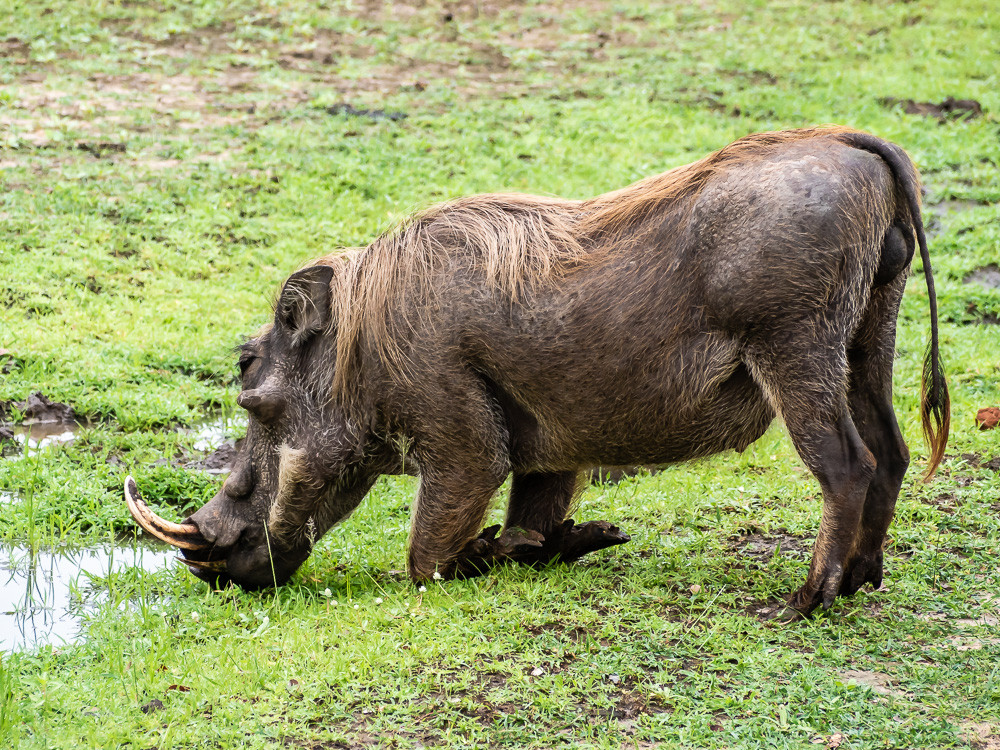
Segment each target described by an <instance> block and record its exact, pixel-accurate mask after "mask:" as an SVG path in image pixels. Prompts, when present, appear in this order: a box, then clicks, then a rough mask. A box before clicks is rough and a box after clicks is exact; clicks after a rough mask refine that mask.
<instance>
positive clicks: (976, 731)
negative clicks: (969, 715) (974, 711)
mask: <svg viewBox="0 0 1000 750" xmlns="http://www.w3.org/2000/svg"><path fill="white" fill-rule="evenodd" d="M962 739H964V740H965V741H966V742H968V743H969V745H970V747H972V748H973V749H974V750H1000V726H996V727H995V726H993V725H991V724H987V723H978V722H974V721H967V722H965V723H963V724H962Z"/></svg>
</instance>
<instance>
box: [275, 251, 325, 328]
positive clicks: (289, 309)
mask: <svg viewBox="0 0 1000 750" xmlns="http://www.w3.org/2000/svg"><path fill="white" fill-rule="evenodd" d="M332 281H333V269H332V268H330V267H329V266H310V267H309V268H303V269H302V270H301V271H296V272H295V273H293V274H292V275H291V276H289V277H288V281H286V282H285V286H284V287H283V288H282V289H281V295H280V296H279V297H278V304H277V306H276V307H275V311H274V325H275V326H276V327H277V328H279V329H281V330H283V331H285V332H287V333H288V334H289V335H290V336H291V340H292V345H293V346H301V345H302V344H304V343H306V342H307V341H308V340H309V339H310V338H312V337H313V336H314V335H315V334H316V333H319V332H320V331H322V330H323V329H324V328H326V327H327V325H328V324H329V322H330V317H331V311H330V305H331V302H332V300H331V295H330V282H332Z"/></svg>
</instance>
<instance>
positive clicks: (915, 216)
mask: <svg viewBox="0 0 1000 750" xmlns="http://www.w3.org/2000/svg"><path fill="white" fill-rule="evenodd" d="M838 137H839V138H840V139H841V140H842V141H843V142H844V143H847V144H848V145H850V146H853V147H854V148H858V149H861V150H863V151H869V152H871V153H873V154H875V155H877V156H879V157H880V158H881V159H882V160H883V161H884V162H885V163H886V164H887V165H888V166H889V169H890V170H891V171H892V174H893V177H894V178H895V180H896V184H897V186H898V187H899V188H900V189H901V190H902V192H903V195H904V196H905V197H906V205H907V208H908V209H909V213H910V220H911V222H912V225H913V232H914V234H915V235H916V237H917V244H918V245H919V247H920V260H921V262H922V263H923V266H924V281H925V282H926V283H927V297H928V300H929V302H930V309H931V341H930V345H929V346H928V347H927V353H926V354H925V355H924V368H923V376H922V378H921V383H920V385H921V389H920V416H921V422H922V424H923V431H924V440H925V441H926V442H927V450H928V452H929V453H930V456H929V457H928V459H927V472H926V473H925V474H924V481H925V482H926V481H930V479H931V478H932V477H933V476H934V472H935V471H936V470H937V467H938V465H939V464H940V463H941V459H942V458H944V451H945V447H946V445H947V444H948V429H949V427H950V426H951V400H950V398H949V396H948V384H947V382H945V376H944V367H943V365H942V364H941V352H940V349H939V346H938V314H937V295H936V294H935V293H934V276H933V274H932V273H931V258H930V253H929V252H928V250H927V238H926V237H925V236H924V223H923V220H922V219H921V217H920V196H919V193H918V190H919V187H920V179H919V177H918V176H917V171H916V169H915V168H914V166H913V162H911V161H910V158H909V157H908V156H907V155H906V152H904V151H903V150H902V149H901V148H899V147H898V146H895V145H893V144H892V143H888V142H886V141H883V140H881V139H880V138H876V137H875V136H873V135H870V134H868V133H859V132H846V133H840V134H838Z"/></svg>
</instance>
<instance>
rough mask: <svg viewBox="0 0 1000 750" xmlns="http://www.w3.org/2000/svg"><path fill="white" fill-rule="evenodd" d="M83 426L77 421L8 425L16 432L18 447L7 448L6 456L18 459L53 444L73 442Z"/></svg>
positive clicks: (15, 437) (15, 439)
mask: <svg viewBox="0 0 1000 750" xmlns="http://www.w3.org/2000/svg"><path fill="white" fill-rule="evenodd" d="M81 427H83V425H81V424H79V423H77V422H28V423H25V424H15V425H7V428H8V429H9V430H10V431H11V432H12V433H14V442H15V443H17V446H18V447H16V448H13V449H7V450H6V451H5V454H6V457H7V458H15V459H16V458H20V457H23V456H25V455H26V454H27V453H29V452H31V453H36V452H38V451H40V450H44V449H45V448H48V447H50V446H53V445H60V444H65V443H71V442H73V439H74V438H75V437H76V432H77V430H79V429H80V428H81ZM8 445H9V444H8Z"/></svg>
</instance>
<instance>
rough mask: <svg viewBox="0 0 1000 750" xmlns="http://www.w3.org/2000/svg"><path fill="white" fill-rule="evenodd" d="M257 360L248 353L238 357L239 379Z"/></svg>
mask: <svg viewBox="0 0 1000 750" xmlns="http://www.w3.org/2000/svg"><path fill="white" fill-rule="evenodd" d="M255 359H257V357H256V356H254V355H253V354H250V353H244V354H241V355H240V361H239V366H240V377H241V378H242V377H244V376H245V375H246V374H247V369H249V367H250V365H252V364H253V362H254V360H255Z"/></svg>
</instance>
